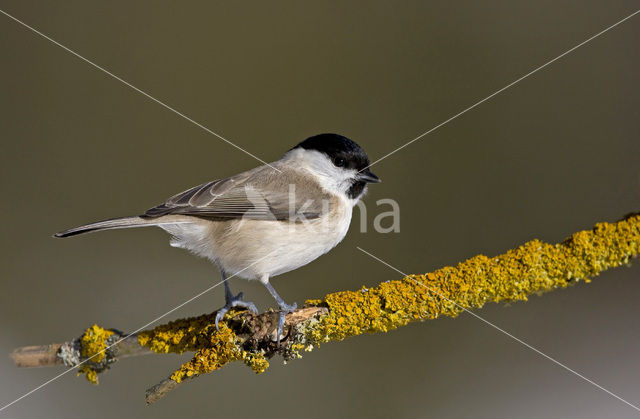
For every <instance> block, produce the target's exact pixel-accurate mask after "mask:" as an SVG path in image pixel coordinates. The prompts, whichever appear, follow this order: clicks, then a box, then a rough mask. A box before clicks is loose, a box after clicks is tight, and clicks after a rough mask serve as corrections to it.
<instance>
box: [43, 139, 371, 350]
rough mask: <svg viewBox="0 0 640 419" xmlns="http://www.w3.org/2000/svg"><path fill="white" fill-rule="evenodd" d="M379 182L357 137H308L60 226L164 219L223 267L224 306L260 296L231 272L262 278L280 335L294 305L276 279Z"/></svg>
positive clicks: (331, 240) (324, 241) (309, 255)
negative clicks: (280, 152)
mask: <svg viewBox="0 0 640 419" xmlns="http://www.w3.org/2000/svg"><path fill="white" fill-rule="evenodd" d="M371 182H380V179H379V178H378V177H377V176H376V175H374V174H373V173H371V171H370V170H369V158H368V157H367V154H366V153H365V152H364V150H363V149H362V148H361V147H360V146H359V145H358V144H356V143H355V142H353V141H351V140H349V139H348V138H346V137H343V136H341V135H337V134H320V135H316V136H313V137H310V138H307V139H306V140H304V141H302V142H301V143H300V144H298V145H297V146H295V147H293V148H292V149H291V150H289V151H288V152H287V153H286V154H285V155H284V156H283V157H282V158H281V159H280V160H277V161H275V162H273V163H271V164H267V165H263V166H260V167H256V168H255V169H252V170H249V171H246V172H243V173H240V174H238V175H235V176H232V177H229V178H226V179H219V180H214V181H211V182H208V183H204V184H202V185H199V186H196V187H194V188H191V189H189V190H187V191H184V192H182V193H179V194H177V195H175V196H173V197H171V198H169V199H168V200H167V201H166V202H164V203H163V204H160V205H158V206H156V207H153V208H151V209H149V210H148V211H146V212H145V213H144V214H142V215H140V216H133V217H123V218H114V219H109V220H104V221H99V222H96V223H92V224H87V225H83V226H80V227H75V228H72V229H69V230H65V231H62V232H60V233H56V234H55V235H54V237H68V236H73V235H76V234H81V233H88V232H92V231H98V230H107V229H115V228H130V227H146V226H158V227H160V228H162V229H163V230H165V231H167V232H169V233H170V234H171V235H172V236H173V239H172V240H171V245H172V246H174V247H180V248H183V249H187V250H189V251H191V252H193V253H195V254H196V255H198V256H202V257H205V258H207V259H209V260H211V261H212V262H213V263H215V264H216V265H217V266H218V268H219V269H220V273H221V275H222V280H223V282H224V285H225V305H224V307H223V308H222V309H220V310H218V313H217V316H216V319H215V322H216V327H218V322H219V321H220V320H221V319H222V317H223V316H224V314H225V313H226V312H228V311H229V309H231V308H232V307H244V308H246V309H249V310H251V311H253V312H256V313H257V310H256V307H255V305H254V304H253V303H251V302H247V301H243V300H242V293H240V294H238V295H233V294H232V293H231V290H230V288H229V285H228V284H227V278H229V276H230V275H232V276H239V277H241V278H246V279H249V280H258V281H260V282H261V283H262V284H263V285H264V286H265V287H267V289H268V290H269V292H270V293H271V295H272V296H273V298H274V299H275V300H276V302H277V303H278V306H279V309H280V311H279V318H278V331H277V334H278V335H277V340H278V343H279V341H280V335H281V334H282V328H283V326H284V320H285V315H286V314H287V313H290V312H292V311H293V310H295V309H296V308H297V306H296V304H295V303H293V304H287V303H285V302H284V300H283V299H282V298H281V297H280V295H278V293H277V292H276V290H275V289H274V288H273V286H272V285H271V284H270V282H269V280H270V278H272V277H274V276H276V275H279V274H282V273H285V272H289V271H292V270H294V269H297V268H299V267H301V266H304V265H306V264H307V263H309V262H311V261H313V260H314V259H316V258H318V257H319V256H321V255H323V254H325V253H327V252H328V251H329V250H331V249H332V248H333V247H335V246H336V245H337V244H338V243H340V241H342V239H343V238H344V236H345V235H346V233H347V230H348V229H349V224H350V223H351V214H352V211H353V206H354V205H355V204H356V202H358V200H359V199H360V198H362V196H363V195H364V194H365V192H366V188H367V183H371Z"/></svg>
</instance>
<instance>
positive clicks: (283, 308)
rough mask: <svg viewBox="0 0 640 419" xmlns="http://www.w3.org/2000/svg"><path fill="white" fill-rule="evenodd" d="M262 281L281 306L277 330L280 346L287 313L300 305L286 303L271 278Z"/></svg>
mask: <svg viewBox="0 0 640 419" xmlns="http://www.w3.org/2000/svg"><path fill="white" fill-rule="evenodd" d="M260 282H262V283H263V284H264V286H265V287H267V289H268V290H269V292H270V293H271V295H272V296H273V298H274V299H275V300H276V302H277V303H278V306H279V307H280V311H279V312H278V332H277V333H278V337H277V343H278V346H280V336H281V335H282V329H283V327H284V320H285V317H286V315H287V313H291V312H292V311H294V310H295V309H296V308H298V305H297V304H296V303H293V304H287V303H285V302H284V300H283V299H282V297H280V295H279V294H278V293H277V292H276V290H275V289H274V288H273V286H272V285H271V284H270V283H269V278H266V279H262V280H261V281H260Z"/></svg>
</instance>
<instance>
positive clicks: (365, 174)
mask: <svg viewBox="0 0 640 419" xmlns="http://www.w3.org/2000/svg"><path fill="white" fill-rule="evenodd" d="M358 178H359V179H360V180H364V181H365V182H367V183H380V182H382V181H381V180H380V178H379V177H378V176H376V175H374V174H373V172H372V171H371V170H369V169H365V170H363V171H362V172H360V175H359V176H358Z"/></svg>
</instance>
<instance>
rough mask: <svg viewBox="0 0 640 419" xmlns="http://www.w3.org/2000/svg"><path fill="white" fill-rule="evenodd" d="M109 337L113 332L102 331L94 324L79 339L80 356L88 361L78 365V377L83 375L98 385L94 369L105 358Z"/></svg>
mask: <svg viewBox="0 0 640 419" xmlns="http://www.w3.org/2000/svg"><path fill="white" fill-rule="evenodd" d="M111 335H113V331H111V330H108V329H103V328H102V327H100V326H98V325H97V324H94V325H93V326H91V327H89V328H88V329H87V330H86V331H85V332H84V334H83V335H82V337H81V338H80V345H81V346H80V347H81V349H80V354H81V355H82V357H83V358H88V361H86V362H85V363H84V364H82V365H80V367H79V368H78V375H81V374H85V377H86V378H87V380H89V381H90V382H91V383H93V384H98V373H97V372H96V371H95V369H94V368H95V367H96V366H97V365H99V364H100V363H101V362H102V361H103V360H104V358H105V356H106V353H105V352H106V348H107V339H108V338H109V336H111ZM101 369H102V368H101Z"/></svg>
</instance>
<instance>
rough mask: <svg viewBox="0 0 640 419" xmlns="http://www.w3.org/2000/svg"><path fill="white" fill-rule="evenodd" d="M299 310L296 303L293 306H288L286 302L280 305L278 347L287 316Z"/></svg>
mask: <svg viewBox="0 0 640 419" xmlns="http://www.w3.org/2000/svg"><path fill="white" fill-rule="evenodd" d="M297 308H298V305H297V304H296V303H293V304H286V303H285V302H284V301H282V304H280V311H279V312H278V331H277V333H278V335H277V338H276V341H277V342H276V343H277V345H278V346H280V336H282V330H283V329H284V321H285V319H286V317H287V314H289V313H292V312H293V311H295V309H297Z"/></svg>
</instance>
